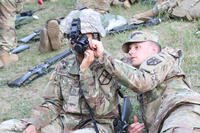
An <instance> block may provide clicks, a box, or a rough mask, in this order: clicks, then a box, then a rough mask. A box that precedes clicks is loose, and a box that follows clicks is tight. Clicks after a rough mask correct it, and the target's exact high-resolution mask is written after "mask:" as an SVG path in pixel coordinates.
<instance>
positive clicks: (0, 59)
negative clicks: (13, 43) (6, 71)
mask: <svg viewBox="0 0 200 133" xmlns="http://www.w3.org/2000/svg"><path fill="white" fill-rule="evenodd" d="M17 61H18V56H17V55H16V54H10V53H8V52H7V51H5V50H3V49H0V68H7V67H9V66H10V65H12V64H13V63H15V62H17Z"/></svg>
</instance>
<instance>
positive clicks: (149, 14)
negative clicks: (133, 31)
mask: <svg viewBox="0 0 200 133" xmlns="http://www.w3.org/2000/svg"><path fill="white" fill-rule="evenodd" d="M156 15H157V14H156V13H154V12H153V10H148V11H146V12H143V13H139V14H136V15H134V16H133V17H134V18H136V19H140V20H143V19H148V18H150V17H154V16H156Z"/></svg>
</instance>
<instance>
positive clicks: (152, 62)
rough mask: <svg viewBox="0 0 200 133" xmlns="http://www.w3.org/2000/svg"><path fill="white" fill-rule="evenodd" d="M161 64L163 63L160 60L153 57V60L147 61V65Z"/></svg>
mask: <svg viewBox="0 0 200 133" xmlns="http://www.w3.org/2000/svg"><path fill="white" fill-rule="evenodd" d="M160 62H162V61H161V60H160V59H158V58H155V57H152V58H150V59H148V60H147V65H157V64H159V63H160Z"/></svg>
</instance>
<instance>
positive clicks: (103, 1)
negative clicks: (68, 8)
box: [76, 0, 136, 13]
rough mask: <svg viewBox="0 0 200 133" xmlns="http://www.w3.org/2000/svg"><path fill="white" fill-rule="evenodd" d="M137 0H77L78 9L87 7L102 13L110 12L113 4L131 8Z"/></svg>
mask: <svg viewBox="0 0 200 133" xmlns="http://www.w3.org/2000/svg"><path fill="white" fill-rule="evenodd" d="M135 1H136V0H121V1H120V0H77V1H76V9H81V8H83V7H87V8H92V9H94V10H95V11H97V12H100V13H106V12H109V10H110V6H111V5H113V6H116V5H122V6H124V8H130V6H131V4H133V3H134V2H135Z"/></svg>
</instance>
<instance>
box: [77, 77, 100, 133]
mask: <svg viewBox="0 0 200 133" xmlns="http://www.w3.org/2000/svg"><path fill="white" fill-rule="evenodd" d="M78 78H79V95H80V110H81V115H82V99H83V101H84V102H85V105H86V107H87V109H88V111H89V114H90V119H91V121H92V123H93V124H94V129H95V132H96V133H99V130H98V127H97V122H96V120H95V118H94V113H93V111H92V108H91V107H90V105H89V104H88V102H87V99H86V98H85V95H84V94H83V89H82V88H81V84H80V75H79V77H78ZM88 122H89V121H88ZM86 123H87V121H85V122H84V124H86ZM80 124H81V123H80ZM84 124H81V125H84Z"/></svg>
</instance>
